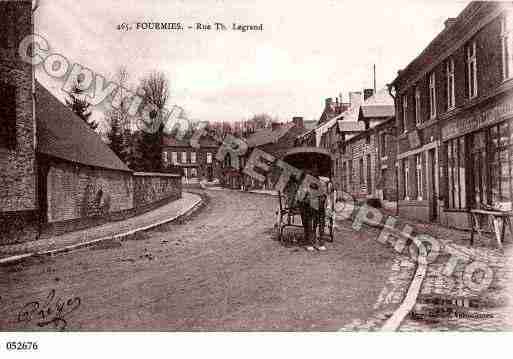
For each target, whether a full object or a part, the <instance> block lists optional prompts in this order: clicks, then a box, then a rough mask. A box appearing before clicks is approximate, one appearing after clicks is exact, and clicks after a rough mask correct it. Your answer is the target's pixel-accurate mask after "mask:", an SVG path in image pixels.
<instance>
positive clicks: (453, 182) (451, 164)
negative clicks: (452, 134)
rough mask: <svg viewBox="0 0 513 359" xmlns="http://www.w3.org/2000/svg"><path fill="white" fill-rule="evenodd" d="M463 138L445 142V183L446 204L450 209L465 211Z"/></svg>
mask: <svg viewBox="0 0 513 359" xmlns="http://www.w3.org/2000/svg"><path fill="white" fill-rule="evenodd" d="M465 163H466V161H465V138H464V137H460V138H456V139H453V140H450V141H448V142H447V183H448V192H449V193H448V197H449V198H448V203H447V207H448V208H452V209H465V208H466V206H467V201H466V195H467V194H466V182H465Z"/></svg>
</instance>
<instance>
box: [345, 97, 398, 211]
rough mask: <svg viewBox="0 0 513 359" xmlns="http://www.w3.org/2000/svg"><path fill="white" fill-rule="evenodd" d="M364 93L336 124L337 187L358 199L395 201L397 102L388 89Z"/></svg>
mask: <svg viewBox="0 0 513 359" xmlns="http://www.w3.org/2000/svg"><path fill="white" fill-rule="evenodd" d="M364 94H365V96H364V101H363V103H361V104H360V103H357V105H356V106H354V107H351V109H350V110H348V111H347V112H346V113H344V114H343V115H342V117H341V118H340V119H339V122H338V124H337V129H338V132H339V133H340V135H339V139H338V143H337V146H336V152H335V157H336V160H335V174H336V175H335V188H337V189H340V190H342V191H344V192H346V193H349V194H351V195H352V196H353V197H355V198H367V197H377V198H380V199H381V200H384V201H387V202H390V201H395V188H396V185H395V181H394V178H395V176H394V171H393V169H394V167H393V161H394V159H395V153H394V150H393V147H394V141H392V140H391V138H393V128H394V125H395V121H394V119H395V116H394V101H393V98H392V97H391V96H390V94H389V93H388V91H387V90H386V89H383V90H380V91H378V92H377V93H374V91H373V90H365V91H364ZM390 169H392V171H391V170H390Z"/></svg>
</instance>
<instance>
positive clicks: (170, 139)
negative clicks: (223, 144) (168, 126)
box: [163, 135, 220, 147]
mask: <svg viewBox="0 0 513 359" xmlns="http://www.w3.org/2000/svg"><path fill="white" fill-rule="evenodd" d="M190 140H191V136H187V137H184V138H182V139H181V140H178V139H177V138H176V136H172V135H170V136H164V138H163V145H164V146H167V147H191V141H190ZM199 145H200V147H218V146H219V145H220V144H219V143H218V142H217V141H216V140H214V139H213V138H212V137H211V136H209V135H203V136H201V138H200V141H199Z"/></svg>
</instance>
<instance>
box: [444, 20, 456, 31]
mask: <svg viewBox="0 0 513 359" xmlns="http://www.w3.org/2000/svg"><path fill="white" fill-rule="evenodd" d="M455 22H456V18H455V17H450V18H448V19H447V20H445V21H444V25H445V29H448V28H449V27H450V26H451V25H453V24H454V23H455Z"/></svg>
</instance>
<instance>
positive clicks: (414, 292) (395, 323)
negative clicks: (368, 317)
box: [381, 263, 427, 332]
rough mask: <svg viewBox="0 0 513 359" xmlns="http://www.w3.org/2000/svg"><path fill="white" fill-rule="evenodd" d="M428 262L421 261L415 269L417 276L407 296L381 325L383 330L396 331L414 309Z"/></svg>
mask: <svg viewBox="0 0 513 359" xmlns="http://www.w3.org/2000/svg"><path fill="white" fill-rule="evenodd" d="M426 273H427V264H421V263H419V264H418V265H417V269H416V271H415V276H414V277H413V280H412V281H411V283H410V287H409V288H408V292H407V293H406V297H405V298H404V300H403V302H402V303H401V305H399V308H397V309H396V310H395V311H394V314H392V316H391V317H390V318H388V319H387V321H386V322H385V324H384V325H383V326H382V327H381V331H385V332H395V331H397V329H399V327H400V326H401V323H402V322H403V320H404V318H406V316H407V315H408V314H409V313H410V312H411V311H412V309H413V307H414V306H415V303H416V302H417V298H418V296H419V293H420V289H421V287H422V282H423V281H424V278H425V277H426Z"/></svg>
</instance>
